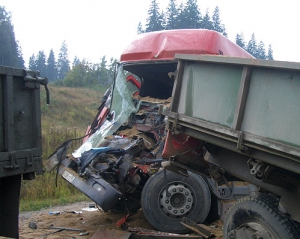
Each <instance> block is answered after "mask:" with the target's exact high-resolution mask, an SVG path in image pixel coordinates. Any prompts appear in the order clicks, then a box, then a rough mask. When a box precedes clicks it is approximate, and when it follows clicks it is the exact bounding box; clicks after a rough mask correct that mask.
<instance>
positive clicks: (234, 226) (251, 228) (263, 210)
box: [223, 194, 300, 239]
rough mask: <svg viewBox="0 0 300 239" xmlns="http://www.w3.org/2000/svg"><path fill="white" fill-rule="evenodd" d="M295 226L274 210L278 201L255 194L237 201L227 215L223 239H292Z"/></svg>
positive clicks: (295, 235)
mask: <svg viewBox="0 0 300 239" xmlns="http://www.w3.org/2000/svg"><path fill="white" fill-rule="evenodd" d="M298 227H299V224H297V223H296V222H294V221H293V220H291V219H290V218H289V217H287V216H285V215H284V214H282V213H281V212H280V211H279V210H278V200H277V199H276V198H275V197H274V196H272V195H268V194H259V195H258V196H250V197H246V198H242V199H240V200H238V201H237V202H236V203H235V204H234V205H233V206H232V207H231V208H230V209H229V211H228V213H227V215H226V219H225V223H224V234H223V238H224V239H239V238H244V239H253V238H257V239H258V238H261V239H282V238H285V239H296V238H300V237H299V229H298Z"/></svg>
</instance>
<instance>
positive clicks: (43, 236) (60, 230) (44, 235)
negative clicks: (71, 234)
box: [41, 226, 85, 238]
mask: <svg viewBox="0 0 300 239" xmlns="http://www.w3.org/2000/svg"><path fill="white" fill-rule="evenodd" d="M49 229H56V230H55V231H52V232H48V233H45V234H43V235H41V238H46V237H47V236H49V235H51V234H55V233H58V232H62V231H77V232H85V230H82V229H79V228H70V227H55V226H50V227H49Z"/></svg>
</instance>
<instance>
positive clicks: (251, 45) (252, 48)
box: [246, 33, 257, 58]
mask: <svg viewBox="0 0 300 239" xmlns="http://www.w3.org/2000/svg"><path fill="white" fill-rule="evenodd" d="M246 51H247V52H248V53H250V54H251V55H252V56H254V57H256V58H257V43H256V39H255V35H254V33H253V34H252V36H251V39H250V41H249V42H248V44H247V47H246Z"/></svg>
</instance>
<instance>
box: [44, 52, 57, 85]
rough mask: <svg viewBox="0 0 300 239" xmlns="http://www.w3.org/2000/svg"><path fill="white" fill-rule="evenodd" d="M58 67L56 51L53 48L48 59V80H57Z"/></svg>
mask: <svg viewBox="0 0 300 239" xmlns="http://www.w3.org/2000/svg"><path fill="white" fill-rule="evenodd" d="M57 74H58V73H57V67H56V61H55V56H54V51H53V50H52V49H51V50H50V53H49V57H48V59H47V75H46V76H47V78H48V80H49V81H50V82H51V81H55V80H57Z"/></svg>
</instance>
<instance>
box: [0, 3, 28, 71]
mask: <svg viewBox="0 0 300 239" xmlns="http://www.w3.org/2000/svg"><path fill="white" fill-rule="evenodd" d="M0 64H1V65H5V66H12V67H19V68H24V60H23V56H22V49H21V47H20V46H19V43H18V42H17V41H16V39H15V32H14V27H13V25H12V23H11V14H10V13H9V12H7V11H6V9H5V7H1V6H0Z"/></svg>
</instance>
